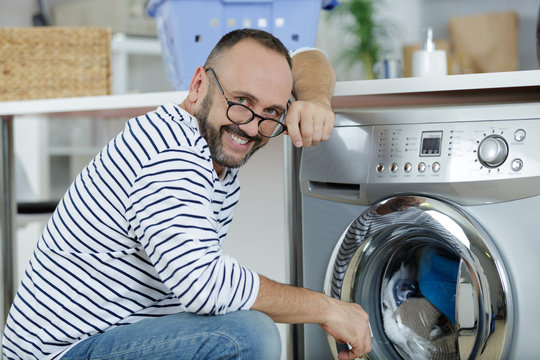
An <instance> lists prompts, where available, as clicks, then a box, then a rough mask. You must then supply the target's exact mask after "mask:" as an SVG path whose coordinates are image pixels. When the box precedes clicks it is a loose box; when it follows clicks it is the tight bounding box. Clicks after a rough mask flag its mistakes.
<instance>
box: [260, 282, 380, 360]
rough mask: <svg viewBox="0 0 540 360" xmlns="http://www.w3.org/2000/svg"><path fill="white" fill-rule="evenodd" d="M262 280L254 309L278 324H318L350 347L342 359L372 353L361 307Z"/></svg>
mask: <svg viewBox="0 0 540 360" xmlns="http://www.w3.org/2000/svg"><path fill="white" fill-rule="evenodd" d="M259 277H260V288H259V294H258V296H257V299H256V300H255V303H254V304H253V306H252V307H251V309H253V310H258V311H261V312H263V313H265V314H267V315H268V316H270V317H271V318H272V319H273V320H274V321H276V322H281V323H288V324H298V323H314V324H319V325H320V326H321V327H322V328H323V330H324V331H326V332H327V333H328V334H330V335H331V336H333V337H334V338H335V339H336V340H337V341H339V342H343V343H348V344H349V345H350V346H351V350H349V351H342V352H341V353H340V355H339V358H340V359H355V358H357V357H362V356H363V355H364V354H367V353H368V352H370V351H371V332H370V329H369V322H368V315H367V313H366V312H365V311H364V310H363V309H362V307H361V306H360V305H358V304H354V303H346V302H343V301H340V300H337V299H334V298H331V297H328V296H326V295H324V294H321V293H318V292H315V291H311V290H308V289H304V288H300V287H295V286H289V285H284V284H280V283H277V282H275V281H272V280H269V279H267V278H265V277H263V276H259Z"/></svg>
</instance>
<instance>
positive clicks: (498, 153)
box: [478, 135, 508, 168]
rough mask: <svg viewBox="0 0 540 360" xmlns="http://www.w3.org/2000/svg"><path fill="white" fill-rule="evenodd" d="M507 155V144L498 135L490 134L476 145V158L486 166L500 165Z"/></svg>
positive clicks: (494, 166)
mask: <svg viewBox="0 0 540 360" xmlns="http://www.w3.org/2000/svg"><path fill="white" fill-rule="evenodd" d="M507 157H508V144H507V143H506V140H505V139H504V138H503V137H502V136H500V135H490V136H487V137H485V138H484V140H482V142H480V145H478V160H480V163H481V164H482V165H484V166H485V167H488V168H496V167H497V166H500V165H501V164H502V163H504V161H505V160H506V158H507Z"/></svg>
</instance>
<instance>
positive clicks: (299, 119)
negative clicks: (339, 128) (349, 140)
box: [285, 101, 336, 147]
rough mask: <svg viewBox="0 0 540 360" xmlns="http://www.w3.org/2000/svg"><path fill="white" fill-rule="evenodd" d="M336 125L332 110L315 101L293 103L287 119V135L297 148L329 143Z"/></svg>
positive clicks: (324, 104)
mask: <svg viewBox="0 0 540 360" xmlns="http://www.w3.org/2000/svg"><path fill="white" fill-rule="evenodd" d="M335 123H336V116H335V114H334V111H333V110H332V108H331V107H330V106H329V105H328V104H326V103H321V102H315V101H294V102H292V103H291V105H290V106H289V109H288V111H287V116H286V117H285V124H286V125H287V132H286V133H287V134H288V135H289V136H290V137H291V141H292V142H293V144H294V146H296V147H302V146H303V147H309V146H313V145H317V144H318V143H319V142H321V141H327V140H328V139H329V138H330V135H332V129H333V128H334V125H335Z"/></svg>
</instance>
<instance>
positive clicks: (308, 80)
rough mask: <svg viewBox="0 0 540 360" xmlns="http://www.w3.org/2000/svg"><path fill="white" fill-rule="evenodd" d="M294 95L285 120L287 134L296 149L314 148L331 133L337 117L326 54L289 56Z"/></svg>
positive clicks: (312, 51)
mask: <svg viewBox="0 0 540 360" xmlns="http://www.w3.org/2000/svg"><path fill="white" fill-rule="evenodd" d="M292 62H293V67H292V72H293V95H294V97H295V99H296V101H294V102H292V103H291V105H290V106H289V109H288V111H287V116H286V117H285V124H286V125H287V133H288V134H289V136H290V137H291V140H292V142H293V144H294V145H295V146H296V147H301V146H303V147H308V146H312V145H317V144H318V143H319V142H320V141H326V140H328V138H330V135H331V134H332V129H333V128H334V125H335V123H336V116H335V114H334V111H333V110H332V107H331V103H332V95H333V94H334V87H335V84H336V74H335V72H334V69H333V68H332V65H331V64H330V62H329V61H328V58H327V57H326V55H325V54H324V53H323V52H321V51H319V50H315V49H313V50H309V51H305V52H301V53H299V54H296V55H294V56H293V57H292Z"/></svg>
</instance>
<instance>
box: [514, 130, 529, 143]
mask: <svg viewBox="0 0 540 360" xmlns="http://www.w3.org/2000/svg"><path fill="white" fill-rule="evenodd" d="M526 136H527V133H526V132H525V130H523V129H518V130H516V132H515V133H514V139H515V140H516V141H523V140H525V137H526Z"/></svg>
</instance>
